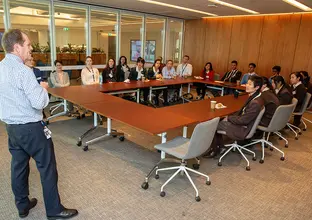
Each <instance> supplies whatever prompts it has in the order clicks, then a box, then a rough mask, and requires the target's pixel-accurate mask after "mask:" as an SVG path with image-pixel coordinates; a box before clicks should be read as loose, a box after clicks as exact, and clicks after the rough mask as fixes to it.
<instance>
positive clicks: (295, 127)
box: [287, 123, 301, 140]
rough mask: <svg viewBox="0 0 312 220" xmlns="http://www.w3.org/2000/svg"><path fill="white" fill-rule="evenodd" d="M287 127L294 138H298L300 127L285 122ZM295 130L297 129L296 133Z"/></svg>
mask: <svg viewBox="0 0 312 220" xmlns="http://www.w3.org/2000/svg"><path fill="white" fill-rule="evenodd" d="M287 127H288V128H289V129H290V130H291V131H292V132H293V133H294V134H295V139H296V140H298V134H299V135H301V129H300V128H298V127H297V126H295V125H293V124H290V123H287ZM296 130H298V133H297V132H296Z"/></svg>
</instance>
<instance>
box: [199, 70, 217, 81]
mask: <svg viewBox="0 0 312 220" xmlns="http://www.w3.org/2000/svg"><path fill="white" fill-rule="evenodd" d="M200 75H201V77H203V78H204V79H206V80H210V81H214V71H213V70H210V71H209V73H206V71H205V70H203V71H202V73H201V74H200Z"/></svg>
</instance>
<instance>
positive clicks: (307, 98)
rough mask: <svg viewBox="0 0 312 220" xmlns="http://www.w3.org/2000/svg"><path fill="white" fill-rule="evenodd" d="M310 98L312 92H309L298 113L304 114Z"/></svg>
mask: <svg viewBox="0 0 312 220" xmlns="http://www.w3.org/2000/svg"><path fill="white" fill-rule="evenodd" d="M310 99H311V94H310V93H308V92H307V94H306V96H305V98H304V101H303V104H302V106H301V109H300V111H299V112H296V114H297V115H303V113H304V112H305V111H306V110H307V107H308V104H309V101H310Z"/></svg>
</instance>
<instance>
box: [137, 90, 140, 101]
mask: <svg viewBox="0 0 312 220" xmlns="http://www.w3.org/2000/svg"><path fill="white" fill-rule="evenodd" d="M137 103H140V89H138V90H137Z"/></svg>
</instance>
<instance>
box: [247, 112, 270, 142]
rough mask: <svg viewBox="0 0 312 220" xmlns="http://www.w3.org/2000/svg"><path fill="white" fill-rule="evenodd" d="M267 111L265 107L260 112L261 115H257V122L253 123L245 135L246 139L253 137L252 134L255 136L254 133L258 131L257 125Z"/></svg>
mask: <svg viewBox="0 0 312 220" xmlns="http://www.w3.org/2000/svg"><path fill="white" fill-rule="evenodd" d="M264 112H265V107H263V108H262V109H261V111H260V113H259V115H258V116H257V118H256V120H255V123H254V124H253V126H252V128H251V130H250V132H249V133H248V135H247V136H246V137H245V139H250V138H252V136H254V134H255V133H256V130H257V127H258V125H259V123H260V121H261V119H262V116H263V114H264Z"/></svg>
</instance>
